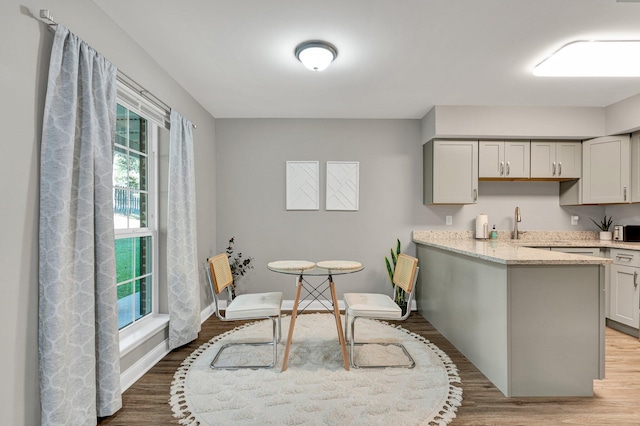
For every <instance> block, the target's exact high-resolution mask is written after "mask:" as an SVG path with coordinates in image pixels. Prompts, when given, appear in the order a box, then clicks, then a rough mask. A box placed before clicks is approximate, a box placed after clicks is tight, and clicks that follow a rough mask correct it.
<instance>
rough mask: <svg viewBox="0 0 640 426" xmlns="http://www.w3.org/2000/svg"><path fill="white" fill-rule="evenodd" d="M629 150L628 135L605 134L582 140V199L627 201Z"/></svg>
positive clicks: (595, 202) (610, 201)
mask: <svg viewBox="0 0 640 426" xmlns="http://www.w3.org/2000/svg"><path fill="white" fill-rule="evenodd" d="M630 154H631V152H630V144H629V137H628V136H605V137H601V138H596V139H591V140H588V141H584V142H583V143H582V180H583V183H582V202H583V203H584V204H608V203H628V202H630V199H631V197H630V195H631V194H630V189H629V184H630V182H631V173H630V165H631V160H630V157H631V155H630Z"/></svg>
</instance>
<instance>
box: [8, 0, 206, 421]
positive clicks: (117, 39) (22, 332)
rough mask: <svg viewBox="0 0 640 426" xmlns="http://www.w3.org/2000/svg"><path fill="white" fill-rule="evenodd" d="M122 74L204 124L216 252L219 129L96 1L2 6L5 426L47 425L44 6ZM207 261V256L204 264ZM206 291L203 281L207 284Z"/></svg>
mask: <svg viewBox="0 0 640 426" xmlns="http://www.w3.org/2000/svg"><path fill="white" fill-rule="evenodd" d="M41 7H46V8H49V9H50V11H51V13H52V14H53V16H54V17H55V18H56V19H58V20H59V21H60V22H61V23H63V24H64V25H65V26H67V27H68V28H69V29H71V31H73V32H74V33H76V34H77V35H78V36H80V37H81V38H83V39H84V40H85V41H87V42H88V43H89V44H91V45H92V46H93V47H94V48H96V49H97V50H98V51H99V52H101V53H102V54H103V55H104V56H106V57H107V58H108V59H109V60H111V61H112V62H113V63H114V64H115V65H116V66H118V67H119V68H120V69H122V70H123V71H124V72H126V73H127V74H128V75H130V76H131V77H132V78H134V79H135V80H136V81H138V82H139V83H141V84H143V85H144V86H146V87H147V88H148V89H149V90H151V91H152V92H153V93H155V94H156V95H157V96H158V97H160V98H161V99H162V100H164V101H165V102H167V103H168V104H169V105H171V106H172V107H174V108H175V109H176V110H177V111H179V112H180V113H181V114H183V115H184V116H186V117H188V118H189V119H191V120H192V121H193V122H195V123H197V124H198V129H197V130H196V131H195V151H196V181H197V183H196V185H197V189H196V190H197V193H198V212H197V214H198V218H199V219H200V220H199V229H198V237H199V240H198V250H199V252H200V253H209V252H211V251H212V250H213V247H214V246H215V238H216V232H215V220H214V215H215V197H216V194H215V175H214V172H213V166H212V165H213V164H214V161H215V144H214V129H215V125H214V123H215V121H214V119H213V117H211V116H210V115H209V114H208V113H207V112H206V111H205V110H204V109H203V108H202V107H201V106H200V105H199V104H197V103H196V102H195V101H194V99H193V98H192V97H191V96H190V95H188V94H187V93H186V92H185V91H184V90H183V89H182V88H181V87H180V86H179V85H178V84H177V83H176V82H175V81H173V80H172V79H171V78H170V77H169V76H168V75H167V74H166V73H165V72H163V71H162V70H161V69H159V68H158V66H157V64H156V63H155V62H154V61H153V60H151V59H150V58H149V57H148V56H147V55H146V53H145V52H144V51H143V50H142V49H141V48H140V47H138V46H137V45H136V44H135V42H134V41H133V40H131V39H130V38H129V37H128V36H127V35H126V34H124V33H123V32H122V31H121V30H120V28H119V27H118V26H117V25H115V24H114V23H113V22H111V21H110V20H109V19H108V18H107V17H106V16H105V15H104V14H103V13H102V11H100V10H99V9H98V8H97V7H96V6H95V4H94V3H93V2H90V1H83V0H47V1H46V2H34V1H29V0H28V1H26V2H25V1H17V0H4V1H2V2H1V3H0V31H1V32H2V37H0V55H1V57H0V94H1V95H2V99H3V100H4V102H3V103H2V105H1V106H0V110H1V111H0V117H2V118H1V120H2V129H3V132H2V139H1V142H0V143H1V144H2V146H3V153H2V155H0V197H1V200H2V201H1V202H0V218H1V219H2V220H1V221H0V236H1V237H0V266H1V268H0V270H1V271H2V278H0V290H1V292H2V297H1V298H0V323H1V324H2V327H1V328H0V330H2V331H1V333H2V334H1V335H0V340H1V341H2V342H4V346H3V350H2V351H0V366H1V368H2V370H1V371H2V377H3V379H4V383H5V385H4V386H2V388H1V389H0V412H2V420H1V423H2V424H11V425H37V424H39V423H40V402H39V387H38V339H37V333H38V197H39V195H38V188H39V180H38V179H39V174H38V167H39V161H40V159H39V146H40V135H41V132H42V124H41V123H42V111H43V108H44V96H45V90H46V80H47V72H48V63H49V54H50V53H49V52H50V50H51V44H52V40H53V34H52V33H51V32H49V30H48V29H47V27H46V26H45V25H44V24H42V23H41V22H40V21H38V20H36V19H34V18H33V17H32V16H31V15H32V14H33V15H37V14H38V11H39V8H41ZM202 256H204V255H201V256H200V257H202ZM201 281H202V284H203V285H204V283H205V281H204V277H202V280H201Z"/></svg>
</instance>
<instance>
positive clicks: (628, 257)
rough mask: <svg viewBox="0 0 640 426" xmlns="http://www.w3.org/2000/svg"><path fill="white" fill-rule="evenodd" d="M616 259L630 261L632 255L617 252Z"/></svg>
mask: <svg viewBox="0 0 640 426" xmlns="http://www.w3.org/2000/svg"><path fill="white" fill-rule="evenodd" d="M616 260H617V261H621V260H624V261H625V262H631V261H632V260H633V257H632V256H624V255H620V254H617V255H616Z"/></svg>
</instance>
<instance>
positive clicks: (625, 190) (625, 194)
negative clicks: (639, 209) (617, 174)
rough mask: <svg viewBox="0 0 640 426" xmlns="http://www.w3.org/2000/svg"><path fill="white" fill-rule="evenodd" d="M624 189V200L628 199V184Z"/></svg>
mask: <svg viewBox="0 0 640 426" xmlns="http://www.w3.org/2000/svg"><path fill="white" fill-rule="evenodd" d="M623 190H624V201H627V186H626V185H625V186H624V187H623Z"/></svg>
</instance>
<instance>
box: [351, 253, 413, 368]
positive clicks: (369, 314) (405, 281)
mask: <svg viewBox="0 0 640 426" xmlns="http://www.w3.org/2000/svg"><path fill="white" fill-rule="evenodd" d="M418 270H419V268H418V259H416V258H415V257H411V256H408V255H406V254H404V253H400V254H399V255H398V261H397V263H396V268H395V271H394V274H393V294H394V295H395V294H396V291H397V288H401V289H402V291H404V293H405V300H406V302H407V309H406V312H405V313H404V314H403V313H402V308H401V307H400V306H398V304H397V303H396V302H395V301H394V300H393V299H391V297H389V296H388V295H386V294H378V293H345V294H344V296H343V299H344V305H345V309H344V321H345V322H344V328H345V330H344V334H345V336H347V335H348V333H347V331H348V330H347V328H350V330H351V336H350V339H349V342H350V352H349V363H350V364H351V366H352V367H354V368H385V367H404V368H413V367H415V365H416V363H415V361H414V360H413V358H412V357H411V354H409V352H408V351H407V349H406V348H405V347H404V345H402V344H401V343H392V342H357V341H356V337H355V324H356V320H357V319H360V318H370V319H383V320H405V319H407V318H408V317H409V315H410V314H411V309H410V307H411V302H412V300H413V298H414V295H415V282H416V279H417V277H418ZM372 344H376V345H383V346H397V347H399V348H401V349H402V351H403V352H404V354H405V355H406V357H407V359H408V363H406V364H391V365H386V364H385V365H361V364H358V363H356V361H355V355H354V351H355V347H356V346H365V345H372Z"/></svg>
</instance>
